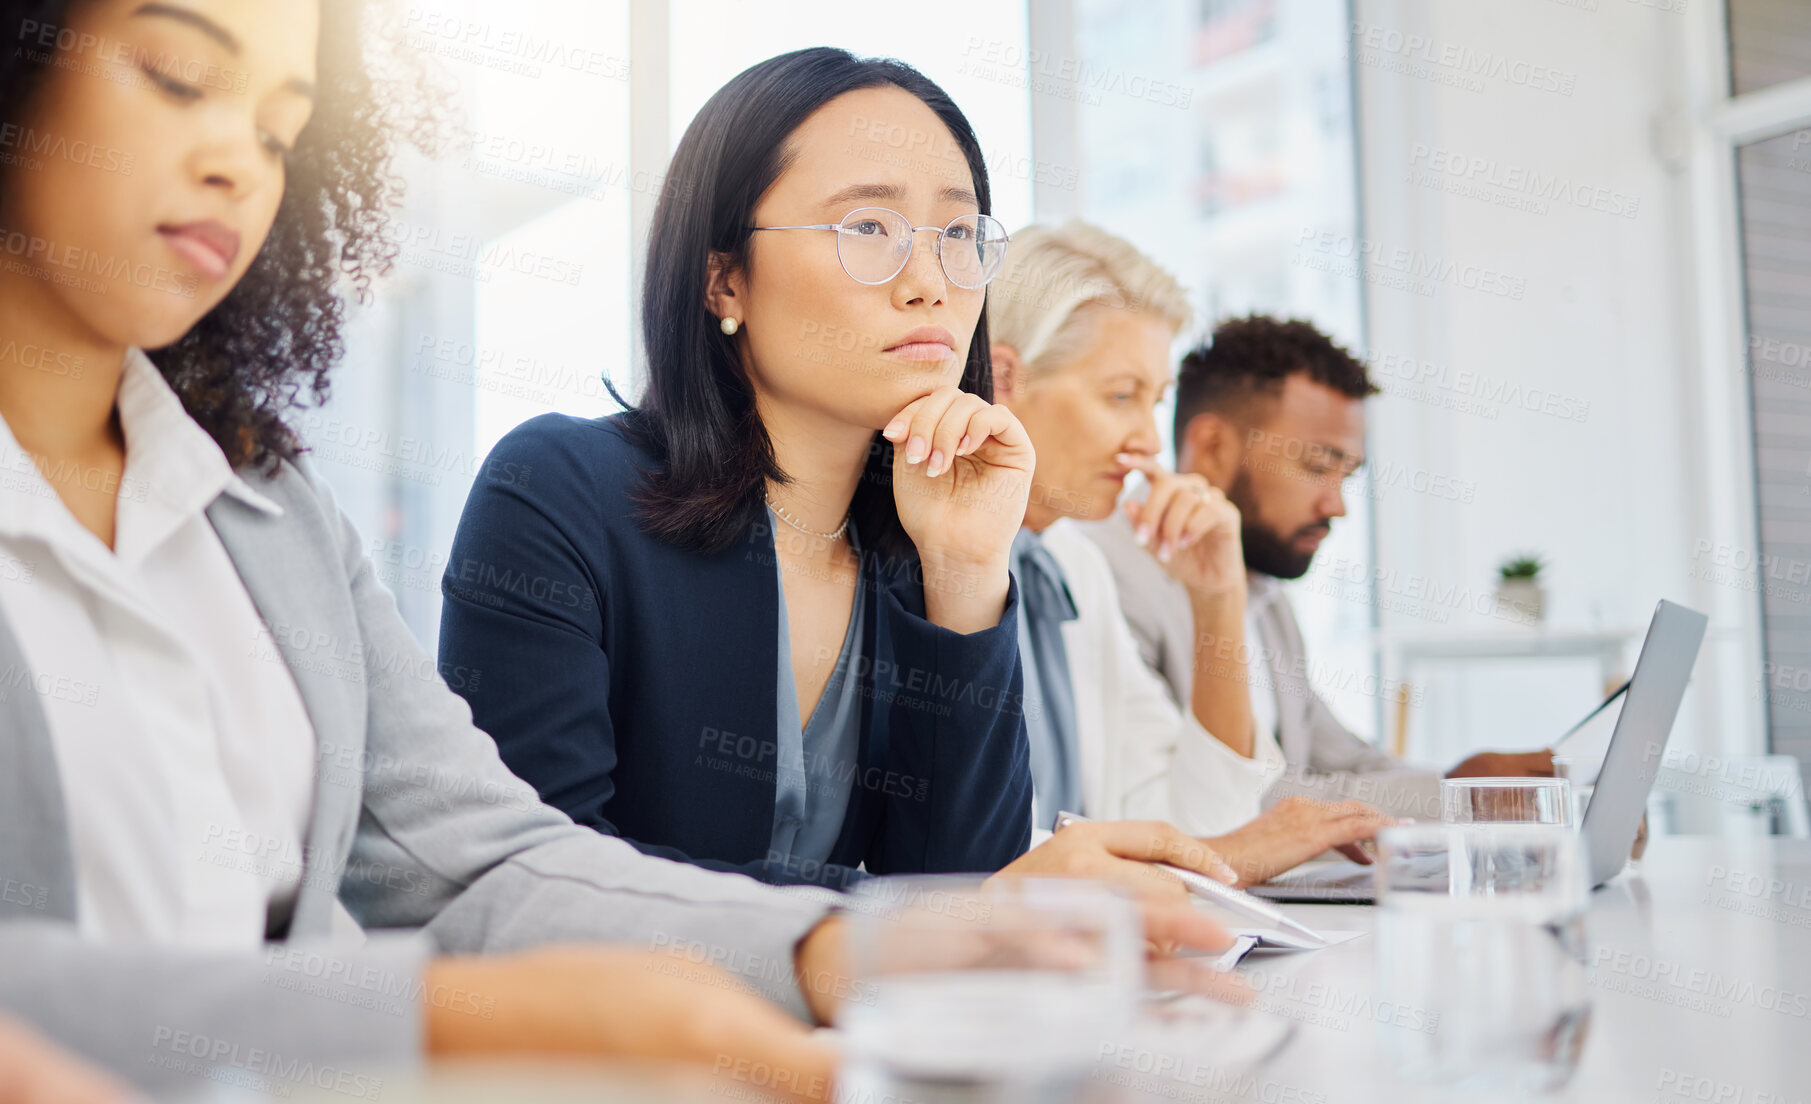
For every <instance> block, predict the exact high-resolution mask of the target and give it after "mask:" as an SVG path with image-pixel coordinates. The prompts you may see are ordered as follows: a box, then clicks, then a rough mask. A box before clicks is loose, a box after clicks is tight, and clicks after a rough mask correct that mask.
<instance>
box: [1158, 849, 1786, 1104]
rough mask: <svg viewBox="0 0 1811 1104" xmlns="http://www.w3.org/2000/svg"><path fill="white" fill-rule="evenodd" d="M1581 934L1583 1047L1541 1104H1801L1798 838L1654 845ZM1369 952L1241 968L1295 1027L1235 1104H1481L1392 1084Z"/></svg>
mask: <svg viewBox="0 0 1811 1104" xmlns="http://www.w3.org/2000/svg"><path fill="white" fill-rule="evenodd" d="M1732 880H1733V883H1734V884H1733V887H1732V885H1731V881H1732ZM1286 909H1287V911H1288V912H1289V914H1290V915H1292V916H1294V917H1295V918H1296V919H1298V920H1300V921H1302V922H1303V923H1306V924H1309V925H1311V926H1315V927H1321V928H1328V929H1354V928H1362V929H1364V930H1366V931H1369V930H1370V928H1371V926H1372V920H1373V917H1374V915H1375V909H1373V908H1371V907H1368V906H1350V905H1290V906H1286ZM1587 926H1588V933H1589V938H1588V942H1589V947H1590V958H1589V963H1590V976H1591V994H1592V1001H1593V1013H1592V1021H1591V1033H1590V1037H1589V1038H1588V1040H1587V1042H1586V1044H1585V1048H1584V1053H1583V1056H1582V1059H1581V1061H1580V1065H1579V1070H1578V1073H1577V1075H1576V1076H1575V1077H1574V1078H1573V1081H1572V1083H1571V1084H1570V1085H1569V1086H1567V1087H1566V1088H1565V1089H1564V1090H1562V1091H1560V1092H1559V1093H1556V1094H1554V1095H1552V1096H1550V1097H1544V1098H1541V1099H1551V1100H1564V1101H1580V1102H1585V1101H1589V1102H1592V1104H1597V1102H1605V1104H1610V1102H1617V1104H1619V1102H1621V1101H1648V1102H1661V1104H1670V1102H1674V1101H1678V1102H1684V1101H1691V1100H1697V1101H1710V1102H1722V1104H1811V840H1792V839H1771V838H1770V839H1732V838H1712V837H1691V836H1675V837H1667V838H1662V839H1657V840H1655V841H1654V842H1653V844H1652V846H1651V847H1650V848H1649V849H1648V852H1647V854H1646V856H1645V857H1644V858H1643V859H1642V861H1641V862H1640V863H1637V864H1633V865H1631V866H1630V867H1629V868H1628V869H1627V870H1625V871H1624V872H1623V873H1622V874H1621V875H1619V876H1618V877H1617V878H1616V879H1615V880H1613V881H1611V882H1610V883H1609V885H1607V886H1605V887H1604V888H1603V889H1600V890H1598V891H1597V892H1596V893H1594V894H1593V895H1592V902H1591V911H1590V913H1589V915H1588V918H1587ZM1374 954H1375V947H1374V944H1373V941H1372V940H1371V939H1370V938H1368V937H1367V938H1362V939H1356V940H1353V941H1351V942H1349V943H1345V944H1342V945H1340V946H1337V947H1332V948H1329V949H1327V950H1323V951H1316V952H1313V953H1311V954H1302V955H1295V956H1290V957H1271V958H1266V959H1264V960H1262V961H1252V962H1250V964H1249V967H1248V968H1247V970H1246V974H1247V976H1248V977H1249V978H1250V980H1251V981H1252V982H1253V983H1254V988H1256V990H1257V991H1258V997H1257V1001H1256V1004H1257V1005H1258V1006H1259V1007H1261V1008H1263V1009H1265V1010H1267V1011H1270V1012H1272V1013H1275V1014H1280V1015H1284V1016H1288V1017H1290V1018H1291V1019H1294V1020H1296V1021H1297V1024H1298V1026H1297V1029H1296V1032H1295V1035H1294V1036H1293V1037H1292V1038H1291V1039H1290V1041H1289V1042H1288V1043H1287V1044H1286V1045H1285V1046H1284V1048H1283V1049H1282V1050H1281V1051H1280V1052H1279V1053H1278V1054H1277V1055H1276V1057H1274V1058H1273V1059H1271V1060H1270V1061H1269V1062H1267V1063H1265V1064H1264V1065H1263V1066H1262V1067H1261V1068H1260V1069H1259V1070H1257V1071H1255V1076H1256V1080H1257V1084H1256V1085H1255V1086H1253V1088H1252V1090H1251V1092H1250V1093H1248V1094H1246V1098H1247V1099H1256V1100H1261V1101H1265V1102H1267V1104H1268V1102H1277V1104H1284V1102H1289V1104H1363V1102H1368V1101H1396V1102H1407V1101H1419V1100H1453V1099H1462V1100H1467V1101H1474V1102H1475V1101H1479V1100H1481V1098H1480V1097H1478V1096H1476V1095H1466V1096H1458V1095H1456V1094H1453V1093H1451V1092H1448V1093H1444V1094H1443V1093H1440V1092H1432V1091H1426V1090H1418V1089H1413V1088H1410V1087H1406V1086H1402V1085H1400V1084H1399V1083H1397V1082H1396V1081H1395V1079H1394V1078H1393V1077H1391V1076H1390V1074H1389V1072H1388V1070H1387V1069H1385V1063H1384V1061H1383V1056H1382V1055H1381V1054H1380V1053H1379V1048H1378V1039H1379V1033H1380V1032H1382V1031H1399V1030H1406V1028H1403V1027H1398V1026H1380V1025H1379V1024H1377V1023H1376V1022H1375V1018H1374V1014H1372V1013H1367V1011H1366V1009H1365V1004H1364V998H1367V997H1369V998H1371V999H1372V1002H1373V1004H1374V1001H1375V996H1376V992H1377V989H1376V969H1375V964H1374V961H1373V958H1374ZM1382 1014H1383V1015H1385V1017H1386V1018H1387V1016H1388V1015H1389V1013H1388V1012H1387V1011H1385V1012H1384V1013H1382ZM1410 1022H1412V1017H1411V1020H1410ZM1179 1099H1186V1098H1185V1097H1184V1098H1179ZM1210 1099H1211V1096H1210Z"/></svg>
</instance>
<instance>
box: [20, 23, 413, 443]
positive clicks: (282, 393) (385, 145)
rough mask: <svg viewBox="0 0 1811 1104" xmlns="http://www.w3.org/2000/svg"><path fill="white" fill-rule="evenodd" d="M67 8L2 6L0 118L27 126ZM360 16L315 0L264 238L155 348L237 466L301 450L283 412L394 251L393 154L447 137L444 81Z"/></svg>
mask: <svg viewBox="0 0 1811 1104" xmlns="http://www.w3.org/2000/svg"><path fill="white" fill-rule="evenodd" d="M74 3H75V0H0V36H3V37H0V41H4V42H6V43H7V44H8V45H7V46H5V47H4V48H0V125H3V124H7V123H12V124H16V125H19V126H24V125H26V123H27V118H26V114H27V112H28V110H29V108H30V101H31V99H32V96H33V95H34V94H35V93H36V92H37V90H38V89H39V88H40V87H41V85H42V84H43V80H44V77H45V76H46V75H47V74H48V73H49V72H50V70H51V66H52V64H53V63H54V61H55V58H54V54H55V50H54V49H51V48H48V47H47V48H45V49H39V48H37V45H36V43H37V40H38V38H39V37H40V36H41V34H42V31H43V29H44V28H51V29H53V30H54V29H55V28H59V27H61V26H64V25H65V24H66V23H67V21H68V17H69V14H70V12H71V10H72V9H73V7H74ZM368 14H375V13H367V10H366V3H365V0H322V3H321V23H320V26H321V31H320V46H319V52H318V55H317V58H318V65H317V68H318V71H317V74H316V81H315V84H316V93H315V109H314V115H313V116H312V117H311V118H310V119H309V122H308V125H307V126H306V127H305V128H303V130H302V133H301V135H300V136H299V137H298V139H297V142H296V146H295V148H294V149H293V150H291V151H290V153H289V154H288V156H287V157H286V158H285V161H286V172H287V183H286V186H285V188H284V192H283V199H282V202H281V204H280V205H279V206H278V208H277V216H276V221H275V222H274V223H273V224H272V225H271V229H270V235H269V237H268V238H266V239H265V242H264V246H263V248H262V249H260V250H259V252H258V255H257V257H256V258H254V259H253V260H252V263H251V267H250V268H248V269H247V270H246V273H245V276H244V277H243V278H242V279H241V280H240V281H239V282H238V284H236V285H234V287H233V289H232V290H231V291H230V292H228V293H227V296H226V298H225V299H223V300H221V301H220V303H219V305H218V306H216V307H215V308H214V309H213V310H212V311H210V312H208V314H207V315H206V316H205V317H203V318H202V319H201V321H200V322H198V323H196V324H195V326H194V327H192V328H191V329H190V330H189V332H188V333H186V334H184V335H183V336H182V337H181V338H179V339H178V340H177V341H176V342H175V343H174V344H171V345H169V346H167V347H165V348H162V349H155V350H151V351H150V353H149V355H150V357H151V360H152V362H153V363H155V364H156V365H157V368H158V370H159V371H160V372H161V373H162V374H163V376H164V378H165V379H166V380H168V381H169V383H170V386H171V388H172V390H174V391H175V392H176V395H177V397H178V398H180V399H181V400H182V405H183V409H184V410H186V411H188V414H189V416H190V417H191V418H193V419H194V420H195V421H196V422H197V423H198V424H199V425H200V426H201V428H202V429H204V430H206V431H207V432H208V435H209V436H210V437H212V438H213V439H214V441H215V443H217V444H218V445H219V446H220V448H221V451H223V452H225V453H226V456H227V459H228V460H229V461H230V462H231V463H232V464H233V466H235V467H261V468H266V469H270V468H274V467H275V466H276V464H277V463H278V461H280V460H284V459H290V458H293V457H294V456H295V455H296V454H297V453H298V452H299V451H301V441H300V439H299V438H298V437H297V435H296V434H295V432H294V431H293V430H292V429H291V428H290V427H289V425H288V423H287V421H286V415H287V414H288V413H289V412H290V411H291V410H292V409H293V408H294V407H295V406H296V405H297V404H298V403H300V402H303V401H308V402H314V403H319V402H322V401H324V400H325V399H326V397H327V374H328V371H329V369H331V368H332V367H333V366H334V365H335V364H336V363H338V361H339V359H340V356H341V354H342V353H343V352H344V338H343V331H344V327H345V303H344V301H343V299H342V298H341V296H342V293H343V292H345V291H350V293H351V294H352V295H353V296H355V297H358V298H361V299H363V298H365V297H367V296H368V295H369V294H370V288H371V282H372V280H373V278H374V277H376V276H378V275H380V274H382V273H383V272H384V271H385V270H386V269H388V268H389V266H390V263H391V260H392V258H393V257H394V256H395V254H396V251H397V247H396V245H395V243H394V241H393V240H392V238H391V235H390V233H389V228H390V223H389V219H390V208H391V207H393V206H394V204H395V203H396V202H397V201H398V200H399V199H400V197H401V193H402V182H401V179H400V178H399V177H397V176H396V175H394V174H393V173H392V172H391V171H390V160H391V155H392V153H393V151H394V148H395V146H396V145H397V144H398V142H399V140H403V141H409V142H411V143H412V144H414V145H416V146H418V147H420V148H422V149H424V150H431V149H433V148H434V147H435V146H436V145H437V144H438V141H439V140H440V137H441V127H442V125H443V124H442V119H441V114H440V112H439V111H438V110H437V109H436V108H435V106H434V100H435V98H436V97H438V96H440V95H443V94H444V82H443V81H442V80H441V78H440V75H439V74H438V73H437V72H436V71H435V70H433V69H432V68H431V67H429V66H425V65H422V64H419V63H418V61H416V60H415V59H412V58H411V57H410V56H409V55H407V54H406V53H404V52H403V51H401V50H399V49H395V48H394V45H395V44H394V40H393V35H392V34H389V33H374V32H378V31H382V30H385V29H386V28H382V27H380V26H378V25H377V24H376V22H375V21H368V19H367V15H368ZM53 37H54V36H53ZM28 42H29V43H30V46H29V47H28V46H26V45H25V44H26V43H28ZM385 47H389V48H388V49H386V48H385Z"/></svg>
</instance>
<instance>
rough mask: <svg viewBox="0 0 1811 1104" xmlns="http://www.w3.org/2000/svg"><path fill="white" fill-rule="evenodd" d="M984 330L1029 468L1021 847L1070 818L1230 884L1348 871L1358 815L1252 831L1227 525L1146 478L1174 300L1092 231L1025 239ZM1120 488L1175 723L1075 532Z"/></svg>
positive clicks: (1271, 824)
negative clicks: (1179, 608)
mask: <svg viewBox="0 0 1811 1104" xmlns="http://www.w3.org/2000/svg"><path fill="white" fill-rule="evenodd" d="M987 320H988V327H989V331H990V333H991V336H992V341H993V348H992V353H993V366H994V392H995V395H996V396H997V397H998V399H999V401H1001V402H1002V403H1004V404H1005V405H1006V406H1008V407H1009V408H1010V409H1011V410H1012V412H1013V413H1014V414H1015V415H1016V416H1017V417H1018V419H1019V421H1020V422H1021V423H1022V424H1023V425H1024V426H1025V429H1026V431H1027V432H1028V433H1029V434H1030V436H1031V439H1032V444H1033V447H1034V448H1035V450H1036V453H1037V461H1036V468H1035V472H1034V474H1033V482H1032V491H1031V495H1030V501H1029V504H1028V506H1027V508H1026V511H1025V522H1024V527H1023V528H1022V529H1021V530H1020V532H1019V536H1018V539H1017V540H1016V541H1015V542H1014V545H1013V566H1014V571H1015V572H1016V573H1017V575H1018V577H1019V585H1020V591H1021V594H1022V595H1023V600H1022V603H1021V607H1020V626H1019V633H1020V639H1019V650H1020V655H1021V659H1022V663H1023V666H1024V670H1025V682H1026V697H1027V702H1028V708H1027V710H1026V713H1027V720H1028V726H1027V727H1028V729H1029V735H1030V738H1031V766H1032V776H1033V790H1034V795H1035V797H1034V806H1035V812H1034V816H1035V819H1036V827H1037V828H1040V829H1042V828H1048V827H1049V826H1050V822H1051V820H1052V818H1054V816H1055V815H1056V812H1057V811H1058V810H1059V809H1061V808H1069V809H1075V808H1076V807H1077V806H1080V811H1082V812H1084V813H1085V814H1087V815H1089V816H1091V817H1094V818H1097V819H1121V818H1134V817H1135V818H1141V819H1153V820H1165V821H1169V822H1171V823H1174V824H1176V825H1178V826H1180V827H1182V828H1183V829H1184V830H1186V831H1189V832H1191V833H1194V834H1196V835H1200V836H1212V837H1216V838H1214V839H1211V840H1210V843H1212V844H1213V846H1214V847H1215V849H1216V850H1218V851H1219V852H1220V853H1221V854H1222V856H1223V857H1225V858H1226V859H1227V860H1228V862H1229V863H1231V865H1232V866H1233V867H1234V869H1235V870H1237V871H1238V872H1239V874H1240V881H1241V882H1257V881H1263V880H1265V879H1266V878H1267V877H1269V876H1270V875H1271V874H1274V873H1277V872H1280V871H1281V870H1283V869H1287V868H1288V867H1289V866H1292V865H1294V864H1295V863H1297V862H1300V861H1302V860H1303V859H1306V858H1309V857H1311V856H1312V855H1314V854H1317V853H1318V852H1320V851H1321V850H1323V849H1325V848H1327V847H1342V848H1343V849H1349V850H1350V851H1352V852H1356V851H1357V849H1356V847H1354V846H1352V845H1353V844H1354V843H1355V841H1357V840H1359V839H1362V838H1365V837H1366V836H1369V835H1370V834H1371V832H1373V831H1374V830H1375V829H1376V827H1377V826H1378V824H1380V823H1382V822H1383V821H1382V818H1381V816H1380V815H1379V814H1377V813H1376V811H1375V810H1372V809H1370V808H1369V807H1367V806H1364V805H1361V804H1359V803H1356V802H1348V803H1344V804H1339V805H1329V804H1323V803H1319V802H1308V801H1293V800H1292V801H1288V802H1283V803H1280V804H1279V805H1278V806H1276V807H1274V808H1273V809H1272V810H1271V811H1270V812H1268V813H1264V814H1263V815H1262V816H1260V808H1261V804H1262V799H1263V796H1264V793H1265V791H1266V789H1268V787H1269V785H1270V784H1271V782H1273V781H1274V780H1275V778H1276V777H1277V774H1278V773H1279V772H1280V770H1281V768H1282V765H1283V760H1282V754H1281V752H1280V750H1279V749H1278V747H1277V743H1276V739H1275V736H1274V734H1272V733H1265V734H1263V735H1260V734H1259V728H1260V726H1258V725H1256V724H1254V722H1253V714H1252V695H1251V693H1250V689H1249V682H1248V679H1247V673H1246V660H1247V658H1248V649H1247V645H1246V636H1247V633H1246V624H1245V620H1246V619H1245V591H1246V586H1245V568H1244V560H1243V555H1242V552H1241V549H1240V541H1239V514H1238V511H1237V510H1236V509H1234V508H1233V506H1232V505H1231V504H1230V503H1228V502H1227V500H1226V497H1225V496H1224V495H1223V494H1222V493H1221V492H1220V491H1218V490H1216V489H1215V488H1214V487H1212V486H1211V485H1209V484H1208V483H1207V481H1206V480H1204V479H1201V478H1200V477H1199V476H1194V475H1176V474H1173V473H1171V472H1167V471H1165V470H1163V469H1162V468H1161V467H1159V466H1158V464H1157V461H1156V457H1157V453H1158V450H1159V448H1160V440H1159V437H1158V433H1157V424H1156V420H1155V411H1156V408H1157V405H1158V403H1159V402H1160V401H1161V400H1162V398H1163V395H1164V393H1165V391H1166V390H1167V389H1168V387H1169V385H1170V382H1171V378H1172V373H1171V368H1170V355H1169V353H1170V345H1171V343H1172V342H1174V341H1175V339H1176V337H1177V335H1178V334H1179V333H1180V332H1181V330H1182V329H1183V327H1185V326H1186V325H1188V323H1189V320H1190V309H1189V305H1188V298H1187V296H1186V294H1185V293H1184V291H1183V290H1182V288H1181V287H1180V286H1179V285H1178V284H1177V283H1176V281H1175V279H1174V278H1173V277H1172V276H1170V274H1169V273H1167V272H1165V271H1164V270H1163V269H1161V268H1160V267H1158V266H1157V265H1156V264H1155V263H1154V262H1152V261H1151V260H1150V259H1149V258H1148V257H1146V256H1144V255H1143V254H1142V253H1140V252H1139V251H1138V250H1137V249H1136V248H1135V247H1133V246H1132V245H1131V244H1130V243H1128V242H1126V241H1124V240H1122V239H1120V238H1117V237H1114V236H1113V235H1111V234H1108V233H1106V232H1105V231H1103V230H1100V229H1098V228H1095V227H1093V226H1089V225H1087V224H1086V223H1082V222H1079V221H1072V222H1069V223H1066V224H1065V225H1063V226H1060V227H1056V228H1048V227H1042V226H1032V227H1028V228H1026V229H1024V230H1021V231H1019V232H1018V233H1016V234H1014V235H1013V247H1012V250H1011V252H1010V254H1009V255H1008V258H1007V261H1006V264H1005V268H1004V269H1003V270H1002V271H1001V273H1000V275H999V277H998V278H997V280H996V282H995V286H994V290H993V292H992V293H991V294H990V295H989V296H988V306H987ZM1133 472H1139V473H1142V474H1143V475H1144V477H1145V478H1146V479H1147V480H1148V481H1149V483H1150V493H1149V495H1148V496H1147V497H1145V499H1144V500H1143V501H1142V502H1127V503H1126V505H1125V507H1124V509H1125V510H1126V511H1127V513H1128V515H1129V516H1130V518H1131V520H1132V522H1133V524H1134V525H1135V526H1136V527H1137V529H1138V532H1139V534H1140V538H1141V543H1143V544H1144V546H1145V547H1146V549H1148V550H1149V551H1150V553H1151V554H1152V555H1153V556H1154V557H1156V559H1157V560H1158V561H1159V562H1161V563H1162V564H1163V565H1164V567H1165V569H1166V570H1167V571H1169V572H1170V574H1171V575H1173V576H1174V577H1175V578H1176V579H1178V580H1179V581H1181V582H1182V583H1183V585H1184V588H1185V589H1186V591H1187V593H1188V597H1189V602H1190V605H1191V607H1192V611H1193V613H1194V618H1195V625H1196V651H1195V668H1196V678H1195V680H1194V686H1193V695H1192V699H1191V701H1190V702H1189V703H1188V706H1189V708H1188V709H1186V710H1184V709H1182V708H1179V707H1178V706H1177V704H1176V703H1175V702H1174V701H1173V700H1172V698H1171V697H1170V696H1169V695H1168V694H1167V693H1166V692H1165V690H1164V687H1163V684H1162V683H1161V682H1160V681H1159V680H1158V679H1157V677H1156V676H1155V675H1154V674H1152V673H1151V671H1150V670H1149V668H1147V667H1146V666H1145V665H1144V663H1143V661H1142V660H1141V659H1140V657H1139V654H1138V650H1137V645H1136V644H1135V642H1134V640H1133V638H1132V635H1131V631H1130V628H1129V627H1128V626H1127V625H1126V623H1125V621H1124V619H1123V616H1122V615H1121V613H1120V609H1119V600H1118V595H1117V593H1116V590H1115V586H1114V582H1113V576H1112V572H1111V571H1110V569H1109V567H1108V565H1107V562H1106V560H1105V558H1104V557H1103V556H1102V554H1101V552H1100V551H1099V549H1098V548H1097V547H1096V546H1095V545H1094V544H1093V543H1092V542H1091V541H1089V540H1088V539H1087V538H1086V537H1085V536H1084V535H1083V534H1082V533H1081V532H1080V531H1079V530H1078V529H1077V528H1076V526H1075V525H1074V521H1077V520H1080V521H1090V520H1099V519H1101V518H1105V517H1107V516H1109V515H1110V514H1111V513H1112V511H1113V510H1114V508H1115V503H1116V502H1117V500H1118V498H1119V495H1120V492H1121V490H1122V489H1123V487H1124V484H1125V481H1126V479H1127V477H1128V476H1129V475H1131V474H1132V473H1133ZM1031 704H1035V705H1037V706H1038V707H1039V708H1035V709H1034V708H1030V705H1031ZM1254 818H1255V819H1254ZM1248 822H1249V823H1248Z"/></svg>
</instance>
